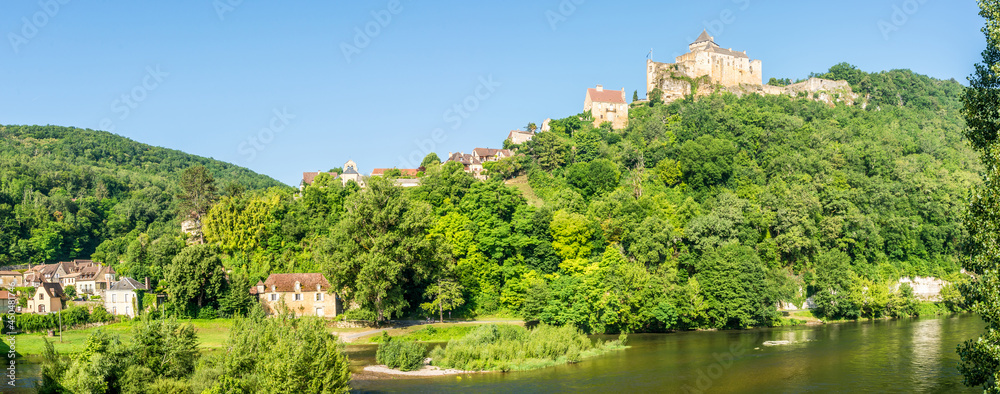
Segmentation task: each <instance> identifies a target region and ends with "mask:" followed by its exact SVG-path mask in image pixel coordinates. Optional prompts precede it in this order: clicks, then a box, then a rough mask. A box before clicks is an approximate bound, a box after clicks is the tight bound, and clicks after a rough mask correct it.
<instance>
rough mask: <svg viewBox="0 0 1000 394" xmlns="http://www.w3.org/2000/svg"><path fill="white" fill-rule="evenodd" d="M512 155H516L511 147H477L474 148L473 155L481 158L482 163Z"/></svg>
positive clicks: (477, 158)
mask: <svg viewBox="0 0 1000 394" xmlns="http://www.w3.org/2000/svg"><path fill="white" fill-rule="evenodd" d="M511 156H514V152H513V151H511V150H510V149H490V148H476V149H473V150H472V157H474V158H475V159H476V160H479V162H480V163H487V162H491V161H499V160H500V159H503V158H507V157H511Z"/></svg>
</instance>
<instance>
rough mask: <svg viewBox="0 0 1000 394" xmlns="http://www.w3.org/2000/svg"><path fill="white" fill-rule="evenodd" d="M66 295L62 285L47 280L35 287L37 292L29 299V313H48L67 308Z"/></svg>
mask: <svg viewBox="0 0 1000 394" xmlns="http://www.w3.org/2000/svg"><path fill="white" fill-rule="evenodd" d="M65 302H66V295H65V294H63V289H62V285H60V284H59V283H51V282H46V283H42V284H41V285H39V286H38V287H36V288H35V294H34V295H33V296H32V297H31V298H29V299H28V307H27V309H26V310H25V312H27V313H38V314H47V313H52V312H58V311H61V310H63V308H65V306H66V304H65Z"/></svg>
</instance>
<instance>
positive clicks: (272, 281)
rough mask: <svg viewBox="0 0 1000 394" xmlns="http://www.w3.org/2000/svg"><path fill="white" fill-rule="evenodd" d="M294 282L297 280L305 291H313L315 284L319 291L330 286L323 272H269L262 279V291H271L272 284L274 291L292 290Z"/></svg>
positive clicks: (293, 289)
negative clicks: (265, 277) (269, 274)
mask: <svg viewBox="0 0 1000 394" xmlns="http://www.w3.org/2000/svg"><path fill="white" fill-rule="evenodd" d="M295 282H299V286H301V287H300V288H301V289H304V290H305V291H315V290H314V289H315V288H316V285H319V287H320V291H326V290H328V289H329V288H330V282H328V281H327V280H326V277H324V276H323V274H271V276H268V277H267V280H265V281H264V291H271V286H274V291H276V292H294V291H295Z"/></svg>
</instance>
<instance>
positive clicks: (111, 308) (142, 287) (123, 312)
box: [104, 277, 149, 318]
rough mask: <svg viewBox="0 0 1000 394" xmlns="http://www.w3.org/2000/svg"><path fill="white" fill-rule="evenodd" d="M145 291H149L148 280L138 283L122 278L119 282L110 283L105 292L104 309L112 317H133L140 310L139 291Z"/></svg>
mask: <svg viewBox="0 0 1000 394" xmlns="http://www.w3.org/2000/svg"><path fill="white" fill-rule="evenodd" d="M147 290H149V279H146V283H139V282H138V281H136V280H135V279H132V278H129V277H122V278H121V280H119V281H117V282H114V283H112V284H111V287H109V288H108V290H107V291H106V295H105V297H104V309H107V311H108V312H109V313H111V314H112V315H118V316H128V317H130V318H132V317H135V316H136V315H137V314H138V309H139V308H141V299H139V297H140V295H141V293H139V291H147Z"/></svg>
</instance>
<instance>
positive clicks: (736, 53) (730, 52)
mask: <svg viewBox="0 0 1000 394" xmlns="http://www.w3.org/2000/svg"><path fill="white" fill-rule="evenodd" d="M707 52H715V53H719V54H723V55H729V56H732V57H738V58H747V59H749V58H750V56H747V54H745V53H743V52H739V51H734V50H732V49H725V48H719V47H712V48H709V49H708V50H707Z"/></svg>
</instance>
